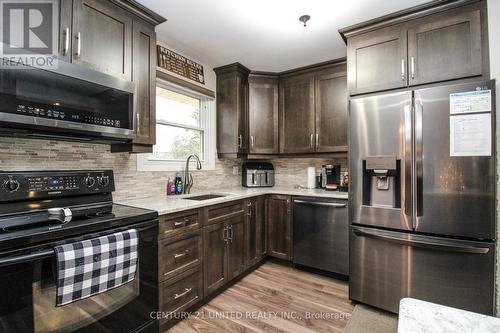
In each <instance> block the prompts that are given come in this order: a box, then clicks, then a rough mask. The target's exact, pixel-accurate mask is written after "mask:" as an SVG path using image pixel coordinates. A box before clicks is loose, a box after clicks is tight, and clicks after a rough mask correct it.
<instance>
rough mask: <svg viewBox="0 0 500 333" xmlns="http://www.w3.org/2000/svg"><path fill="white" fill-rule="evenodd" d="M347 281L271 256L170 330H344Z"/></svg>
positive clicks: (309, 332) (178, 332) (185, 332)
mask: <svg viewBox="0 0 500 333" xmlns="http://www.w3.org/2000/svg"><path fill="white" fill-rule="evenodd" d="M353 309H354V304H353V303H351V302H350V301H349V299H348V294H347V282H345V281H339V280H335V279H332V278H328V277H324V276H320V275H315V274H312V273H308V272H303V271H300V270H296V269H294V268H291V267H286V266H282V265H279V264H276V263H271V262H266V263H265V264H264V265H262V266H260V267H259V268H258V269H257V270H255V271H254V272H252V273H250V274H249V275H247V276H246V277H244V278H243V279H242V280H240V281H239V282H237V283H236V284H235V285H233V286H232V287H231V288H229V289H227V290H226V291H224V292H223V293H222V294H220V295H218V296H217V297H215V298H214V299H213V300H211V301H210V302H209V303H207V304H206V305H204V306H203V307H201V308H200V309H199V310H198V311H197V312H196V313H194V314H193V315H191V316H190V317H189V318H187V319H184V320H183V321H181V322H179V323H178V324H177V325H175V326H174V327H172V328H171V329H170V330H169V331H168V332H169V333H198V332H210V333H212V332H213V333H215V332H217V333H219V332H266V333H269V332H297V333H313V332H343V331H344V328H345V326H346V323H347V321H348V320H349V318H350V315H351V313H352V311H353Z"/></svg>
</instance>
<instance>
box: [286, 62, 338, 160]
mask: <svg viewBox="0 0 500 333" xmlns="http://www.w3.org/2000/svg"><path fill="white" fill-rule="evenodd" d="M346 75H347V73H346V64H345V62H340V63H337V64H335V65H334V66H328V68H322V69H319V70H316V71H310V72H307V73H300V72H299V73H297V74H292V75H291V76H287V77H286V78H284V79H283V80H282V82H281V91H280V92H281V106H280V128H279V131H280V144H281V152H282V153H285V154H290V153H344V152H347V118H348V115H347V77H346Z"/></svg>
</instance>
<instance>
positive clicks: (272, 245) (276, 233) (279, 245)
mask: <svg viewBox="0 0 500 333" xmlns="http://www.w3.org/2000/svg"><path fill="white" fill-rule="evenodd" d="M267 209H268V218H267V228H268V231H267V232H268V236H267V239H268V241H267V242H268V243H267V254H268V255H269V256H271V257H275V258H279V259H284V260H292V258H293V255H292V198H291V197H290V196H288V195H271V196H269V199H268V204H267Z"/></svg>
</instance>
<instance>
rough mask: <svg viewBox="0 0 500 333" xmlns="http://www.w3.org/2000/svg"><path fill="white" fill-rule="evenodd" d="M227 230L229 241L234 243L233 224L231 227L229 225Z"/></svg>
mask: <svg viewBox="0 0 500 333" xmlns="http://www.w3.org/2000/svg"><path fill="white" fill-rule="evenodd" d="M227 231H228V234H229V235H228V237H227V239H228V241H229V242H231V244H233V226H232V225H230V226H229V227H227Z"/></svg>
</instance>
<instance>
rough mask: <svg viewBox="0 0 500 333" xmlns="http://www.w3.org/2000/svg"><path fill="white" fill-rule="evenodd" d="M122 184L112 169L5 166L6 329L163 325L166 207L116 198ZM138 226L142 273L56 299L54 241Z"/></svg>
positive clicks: (1, 271)
mask: <svg viewBox="0 0 500 333" xmlns="http://www.w3.org/2000/svg"><path fill="white" fill-rule="evenodd" d="M114 189H115V185H114V177H113V172H112V171H110V170H105V171H40V172H0V294H2V298H0V331H1V332H16V333H17V332H46V331H61V332H93V333H95V332H118V331H119V332H138V331H141V332H142V331H144V332H145V331H147V332H149V331H151V332H157V331H158V322H157V321H155V320H153V319H151V318H152V317H153V315H152V314H153V313H154V312H156V311H158V260H157V253H158V243H157V236H158V213H157V212H155V211H150V210H146V209H141V208H136V207H130V206H125V205H120V204H115V203H113V199H112V192H113V191H114ZM130 228H134V229H136V230H137V232H138V238H139V268H138V272H137V274H136V278H135V279H134V281H132V282H130V283H128V284H125V285H123V286H120V287H117V288H115V289H112V290H110V291H107V292H105V293H102V294H98V295H95V296H92V297H90V298H87V299H84V300H80V301H77V302H75V303H72V304H69V305H65V306H61V307H56V306H55V276H56V275H55V273H56V272H55V255H54V251H53V248H54V247H55V246H56V245H60V244H64V243H72V242H76V241H80V240H84V239H92V238H96V237H99V236H102V235H106V234H111V233H114V232H118V231H123V230H127V229H130ZM76 313H78V315H75V314H76ZM54 325H55V326H54Z"/></svg>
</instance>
